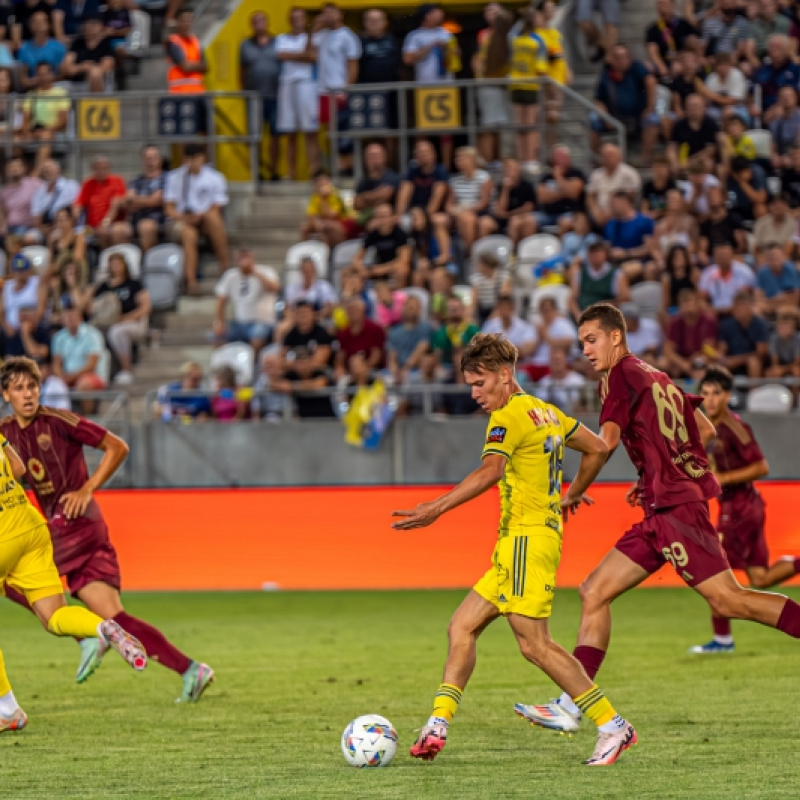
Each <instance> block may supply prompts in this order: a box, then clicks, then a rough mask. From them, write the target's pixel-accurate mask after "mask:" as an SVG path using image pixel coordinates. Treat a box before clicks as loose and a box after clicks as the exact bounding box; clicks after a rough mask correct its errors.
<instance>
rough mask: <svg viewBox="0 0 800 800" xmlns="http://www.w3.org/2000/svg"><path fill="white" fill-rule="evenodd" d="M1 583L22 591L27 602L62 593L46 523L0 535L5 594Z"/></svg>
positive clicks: (0, 579) (0, 577) (0, 574)
mask: <svg viewBox="0 0 800 800" xmlns="http://www.w3.org/2000/svg"><path fill="white" fill-rule="evenodd" d="M5 584H8V585H9V586H11V587H13V588H14V589H16V590H17V591H18V592H22V594H24V595H25V598H26V600H27V601H28V602H29V603H35V602H37V601H38V600H42V599H43V598H45V597H50V596H51V595H54V594H63V593H64V587H63V586H62V584H61V578H60V577H59V575H58V570H57V569H56V565H55V562H54V561H53V542H52V540H51V539H50V531H49V530H48V529H47V525H38V526H37V527H36V528H31V530H29V531H26V532H25V533H23V534H20V535H19V536H15V537H14V538H13V539H0V593H2V594H5V589H4V588H3V586H4V585H5Z"/></svg>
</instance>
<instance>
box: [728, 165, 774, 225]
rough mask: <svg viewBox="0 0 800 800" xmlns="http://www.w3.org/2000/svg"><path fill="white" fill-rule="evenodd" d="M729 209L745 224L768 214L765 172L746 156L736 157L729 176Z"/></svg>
mask: <svg viewBox="0 0 800 800" xmlns="http://www.w3.org/2000/svg"><path fill="white" fill-rule="evenodd" d="M727 188H728V208H729V209H730V210H731V211H734V212H736V213H737V214H738V215H739V216H740V217H741V218H742V219H743V220H744V221H745V222H748V221H755V220H757V219H759V217H763V216H764V214H766V213H767V179H766V177H765V176H764V170H762V169H761V167H760V166H759V165H758V164H753V163H752V162H751V161H750V160H749V159H747V158H746V157H745V156H734V157H733V158H732V159H731V162H730V174H729V175H728V187H727Z"/></svg>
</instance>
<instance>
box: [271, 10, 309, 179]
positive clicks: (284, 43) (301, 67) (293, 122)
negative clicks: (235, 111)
mask: <svg viewBox="0 0 800 800" xmlns="http://www.w3.org/2000/svg"><path fill="white" fill-rule="evenodd" d="M289 25H290V27H291V31H292V32H291V33H282V34H280V36H278V37H277V38H276V40H275V52H276V53H277V55H278V60H279V61H280V62H281V74H280V77H279V79H278V121H277V127H278V132H279V133H281V134H286V135H287V137H288V138H287V140H286V161H287V163H288V166H289V176H288V177H289V180H290V181H293V180H295V178H296V176H297V149H296V147H295V144H296V139H297V136H296V134H297V133H301V134H303V136H304V138H305V145H306V159H307V161H308V168H309V172H310V174H311V175H313V174H314V173H315V172H316V171H317V170H318V169H319V147H318V146H317V131H318V130H319V106H318V100H317V94H318V90H317V80H316V77H315V74H314V72H315V64H316V61H317V56H316V54H315V53H314V50H313V48H310V47H309V41H308V33H306V29H307V28H308V17H307V15H306V12H305V11H303V9H302V8H294V9H292V11H291V13H290V14H289Z"/></svg>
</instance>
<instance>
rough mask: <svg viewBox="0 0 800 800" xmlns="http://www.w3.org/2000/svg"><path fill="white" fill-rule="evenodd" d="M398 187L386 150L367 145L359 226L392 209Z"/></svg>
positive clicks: (356, 201) (359, 190)
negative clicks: (385, 208)
mask: <svg viewBox="0 0 800 800" xmlns="http://www.w3.org/2000/svg"><path fill="white" fill-rule="evenodd" d="M368 13H369V12H368ZM381 13H383V12H381ZM399 186H400V176H399V175H398V174H397V173H396V172H393V171H392V170H390V169H389V168H388V167H387V166H386V148H385V147H384V146H383V145H382V144H378V143H377V142H373V143H372V144H369V145H367V146H366V148H365V149H364V177H363V178H362V179H361V180H360V181H359V182H358V184H357V185H356V195H355V198H354V199H353V208H354V209H355V210H356V211H357V212H358V214H359V218H358V221H359V224H360V225H362V226H363V227H369V226H370V223H371V221H372V217H373V214H374V213H375V210H376V209H377V208H378V206H380V205H383V204H384V203H389V205H391V206H392V207H394V204H395V200H396V196H397V190H398V188H399Z"/></svg>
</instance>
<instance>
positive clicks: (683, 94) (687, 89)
mask: <svg viewBox="0 0 800 800" xmlns="http://www.w3.org/2000/svg"><path fill="white" fill-rule="evenodd" d="M703 77H704V76H703V75H701V74H700V73H698V74H697V76H696V77H695V78H694V79H692V80H690V81H687V80H686V79H685V78H684V77H683V75H678V77H677V78H673V79H672V83H670V85H669V88H670V90H671V91H672V94H676V95H678V97H679V98H680V106H681V109H683V107H684V106H685V104H686V98H687V97H688V96H689V95H690V94H696V93H697V78H700V80H703Z"/></svg>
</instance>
